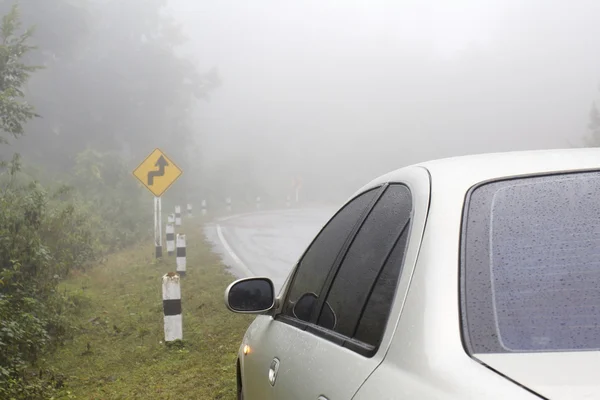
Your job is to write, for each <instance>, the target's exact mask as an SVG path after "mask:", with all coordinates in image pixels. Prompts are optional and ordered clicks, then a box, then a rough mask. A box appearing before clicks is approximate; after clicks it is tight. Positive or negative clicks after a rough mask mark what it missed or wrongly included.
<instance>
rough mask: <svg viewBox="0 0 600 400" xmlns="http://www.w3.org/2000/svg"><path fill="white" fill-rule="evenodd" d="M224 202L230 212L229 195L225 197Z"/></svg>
mask: <svg viewBox="0 0 600 400" xmlns="http://www.w3.org/2000/svg"><path fill="white" fill-rule="evenodd" d="M225 204H226V205H227V211H228V212H231V197H228V198H226V199H225Z"/></svg>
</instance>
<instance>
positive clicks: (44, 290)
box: [0, 151, 145, 399]
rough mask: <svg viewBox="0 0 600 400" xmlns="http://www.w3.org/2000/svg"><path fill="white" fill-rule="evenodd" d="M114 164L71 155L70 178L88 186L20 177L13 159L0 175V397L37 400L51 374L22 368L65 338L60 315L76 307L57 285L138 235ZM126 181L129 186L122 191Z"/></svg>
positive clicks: (130, 198) (131, 203) (132, 196)
mask: <svg viewBox="0 0 600 400" xmlns="http://www.w3.org/2000/svg"><path fill="white" fill-rule="evenodd" d="M116 161H117V160H115V159H113V157H111V156H107V155H103V154H100V153H97V152H93V151H89V152H86V153H83V154H81V155H80V156H79V157H78V164H77V168H76V170H75V172H74V173H73V175H72V178H71V179H70V180H71V183H72V184H74V185H83V182H87V180H86V179H82V178H83V175H85V176H87V177H90V176H91V179H90V182H88V185H93V187H92V186H81V187H80V188H77V187H75V186H66V185H60V186H59V187H57V188H54V189H48V188H44V187H42V186H41V185H40V184H39V183H37V182H35V181H29V182H28V181H27V180H20V179H19V166H18V158H15V159H14V160H13V162H11V163H9V165H7V167H6V171H5V173H4V174H3V175H2V176H1V177H0V178H1V180H0V182H2V190H1V191H0V398H3V399H4V398H18V399H37V398H40V399H41V398H45V397H43V396H45V395H46V394H47V393H49V392H48V390H49V388H48V385H50V384H51V383H49V381H48V379H49V378H52V377H53V375H49V376H45V377H42V378H40V377H39V376H38V375H34V376H31V375H29V374H28V372H29V371H30V370H31V368H30V367H31V366H35V365H37V363H38V361H39V359H40V356H41V355H42V354H45V353H47V352H48V351H49V350H52V349H54V348H56V346H57V345H59V344H61V343H63V342H64V340H65V339H67V338H68V337H69V332H70V329H69V326H68V324H66V323H65V321H66V319H65V318H66V316H67V315H72V314H73V313H74V312H75V311H76V309H77V308H78V306H80V305H81V302H80V301H78V298H77V297H76V296H75V297H74V298H71V297H70V296H67V295H65V294H64V293H62V294H61V293H60V292H59V291H57V285H58V284H59V282H60V281H61V280H62V279H64V278H65V277H67V276H68V275H69V274H70V273H71V272H73V271H83V270H86V269H87V267H88V266H89V265H90V264H91V263H92V262H95V261H97V260H100V259H102V257H104V256H105V255H106V254H107V253H108V252H110V251H114V250H116V249H119V248H122V247H124V246H126V245H128V244H131V243H134V242H136V241H138V240H139V239H140V237H139V236H137V235H136V234H139V231H140V229H141V228H140V224H141V221H142V220H143V218H144V217H145V215H144V213H143V212H141V211H140V212H136V210H139V209H140V207H139V204H140V193H139V192H140V189H139V188H136V186H135V185H133V184H132V182H131V181H132V178H131V177H130V176H128V175H127V174H126V169H125V167H124V166H123V165H122V164H119V163H117V162H116ZM126 179H127V180H128V181H129V182H128V183H129V185H130V186H131V187H133V189H130V190H126V189H125V188H124V187H125V186H126V182H125V180H126ZM27 182H28V183H27ZM110 186H114V187H115V188H116V189H113V190H114V191H111V190H109V187H110ZM93 188H95V190H92V189H93ZM119 188H122V189H119ZM82 190H83V191H82ZM84 193H86V195H84ZM87 193H89V194H87ZM103 203H106V204H103ZM126 207H130V208H129V210H128V211H125V208H126ZM123 215H126V216H127V217H126V218H123V217H122V216H123ZM52 384H56V382H54V383H52Z"/></svg>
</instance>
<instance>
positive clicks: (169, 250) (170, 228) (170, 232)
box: [166, 223, 175, 256]
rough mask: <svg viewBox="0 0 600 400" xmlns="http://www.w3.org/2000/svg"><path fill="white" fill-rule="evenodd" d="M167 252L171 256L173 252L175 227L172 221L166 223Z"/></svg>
mask: <svg viewBox="0 0 600 400" xmlns="http://www.w3.org/2000/svg"><path fill="white" fill-rule="evenodd" d="M166 233H167V254H168V255H170V256H172V255H173V254H174V253H175V227H174V226H173V223H168V224H167V232H166Z"/></svg>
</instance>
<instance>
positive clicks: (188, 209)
mask: <svg viewBox="0 0 600 400" xmlns="http://www.w3.org/2000/svg"><path fill="white" fill-rule="evenodd" d="M187 212H188V217H189V218H192V217H193V215H192V205H191V204H190V203H188V205H187Z"/></svg>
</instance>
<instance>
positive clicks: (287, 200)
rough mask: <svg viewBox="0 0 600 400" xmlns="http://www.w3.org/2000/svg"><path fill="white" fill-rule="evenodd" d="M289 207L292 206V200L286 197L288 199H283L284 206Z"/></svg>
mask: <svg viewBox="0 0 600 400" xmlns="http://www.w3.org/2000/svg"><path fill="white" fill-rule="evenodd" d="M291 205H292V200H291V197H290V196H288V197H287V198H286V199H285V206H286V207H287V208H290V207H291Z"/></svg>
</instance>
